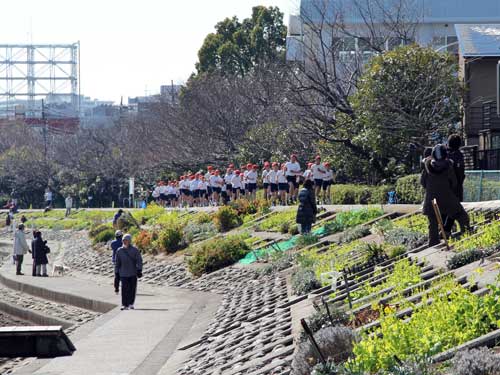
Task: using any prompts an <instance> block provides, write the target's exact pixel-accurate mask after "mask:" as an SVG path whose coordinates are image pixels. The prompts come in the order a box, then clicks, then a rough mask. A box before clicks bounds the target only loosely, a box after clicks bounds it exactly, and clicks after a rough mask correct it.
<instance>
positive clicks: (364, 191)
mask: <svg viewBox="0 0 500 375" xmlns="http://www.w3.org/2000/svg"><path fill="white" fill-rule="evenodd" d="M391 190H392V187H391V186H388V185H380V186H370V185H354V184H346V185H342V184H339V185H332V187H331V202H332V204H385V203H387V200H388V195H387V193H388V192H389V191H391Z"/></svg>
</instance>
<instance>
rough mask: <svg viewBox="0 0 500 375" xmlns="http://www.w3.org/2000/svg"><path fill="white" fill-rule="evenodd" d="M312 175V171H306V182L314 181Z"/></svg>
mask: <svg viewBox="0 0 500 375" xmlns="http://www.w3.org/2000/svg"><path fill="white" fill-rule="evenodd" d="M312 175H313V173H312V171H311V170H310V169H306V170H305V171H304V174H303V176H304V179H305V180H312Z"/></svg>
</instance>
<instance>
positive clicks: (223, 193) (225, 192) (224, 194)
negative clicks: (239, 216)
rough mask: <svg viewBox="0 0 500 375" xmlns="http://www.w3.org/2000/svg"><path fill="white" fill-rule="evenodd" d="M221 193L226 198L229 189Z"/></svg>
mask: <svg viewBox="0 0 500 375" xmlns="http://www.w3.org/2000/svg"><path fill="white" fill-rule="evenodd" d="M220 195H221V196H222V198H224V199H226V198H227V197H228V195H227V191H223V192H221V193H220Z"/></svg>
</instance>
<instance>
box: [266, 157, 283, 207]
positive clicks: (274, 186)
mask: <svg viewBox="0 0 500 375" xmlns="http://www.w3.org/2000/svg"><path fill="white" fill-rule="evenodd" d="M272 166H273V169H271V170H270V171H269V173H268V174H267V178H268V180H269V191H270V193H271V201H272V203H273V204H276V198H277V196H278V172H279V169H280V166H279V164H278V163H276V162H273V164H272Z"/></svg>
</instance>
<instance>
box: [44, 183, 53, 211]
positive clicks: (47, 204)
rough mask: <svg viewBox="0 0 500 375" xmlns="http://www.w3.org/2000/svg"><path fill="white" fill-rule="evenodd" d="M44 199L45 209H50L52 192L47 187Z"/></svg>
mask: <svg viewBox="0 0 500 375" xmlns="http://www.w3.org/2000/svg"><path fill="white" fill-rule="evenodd" d="M44 198H45V207H47V208H52V191H51V190H50V188H49V187H47V189H45V195H44Z"/></svg>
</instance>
